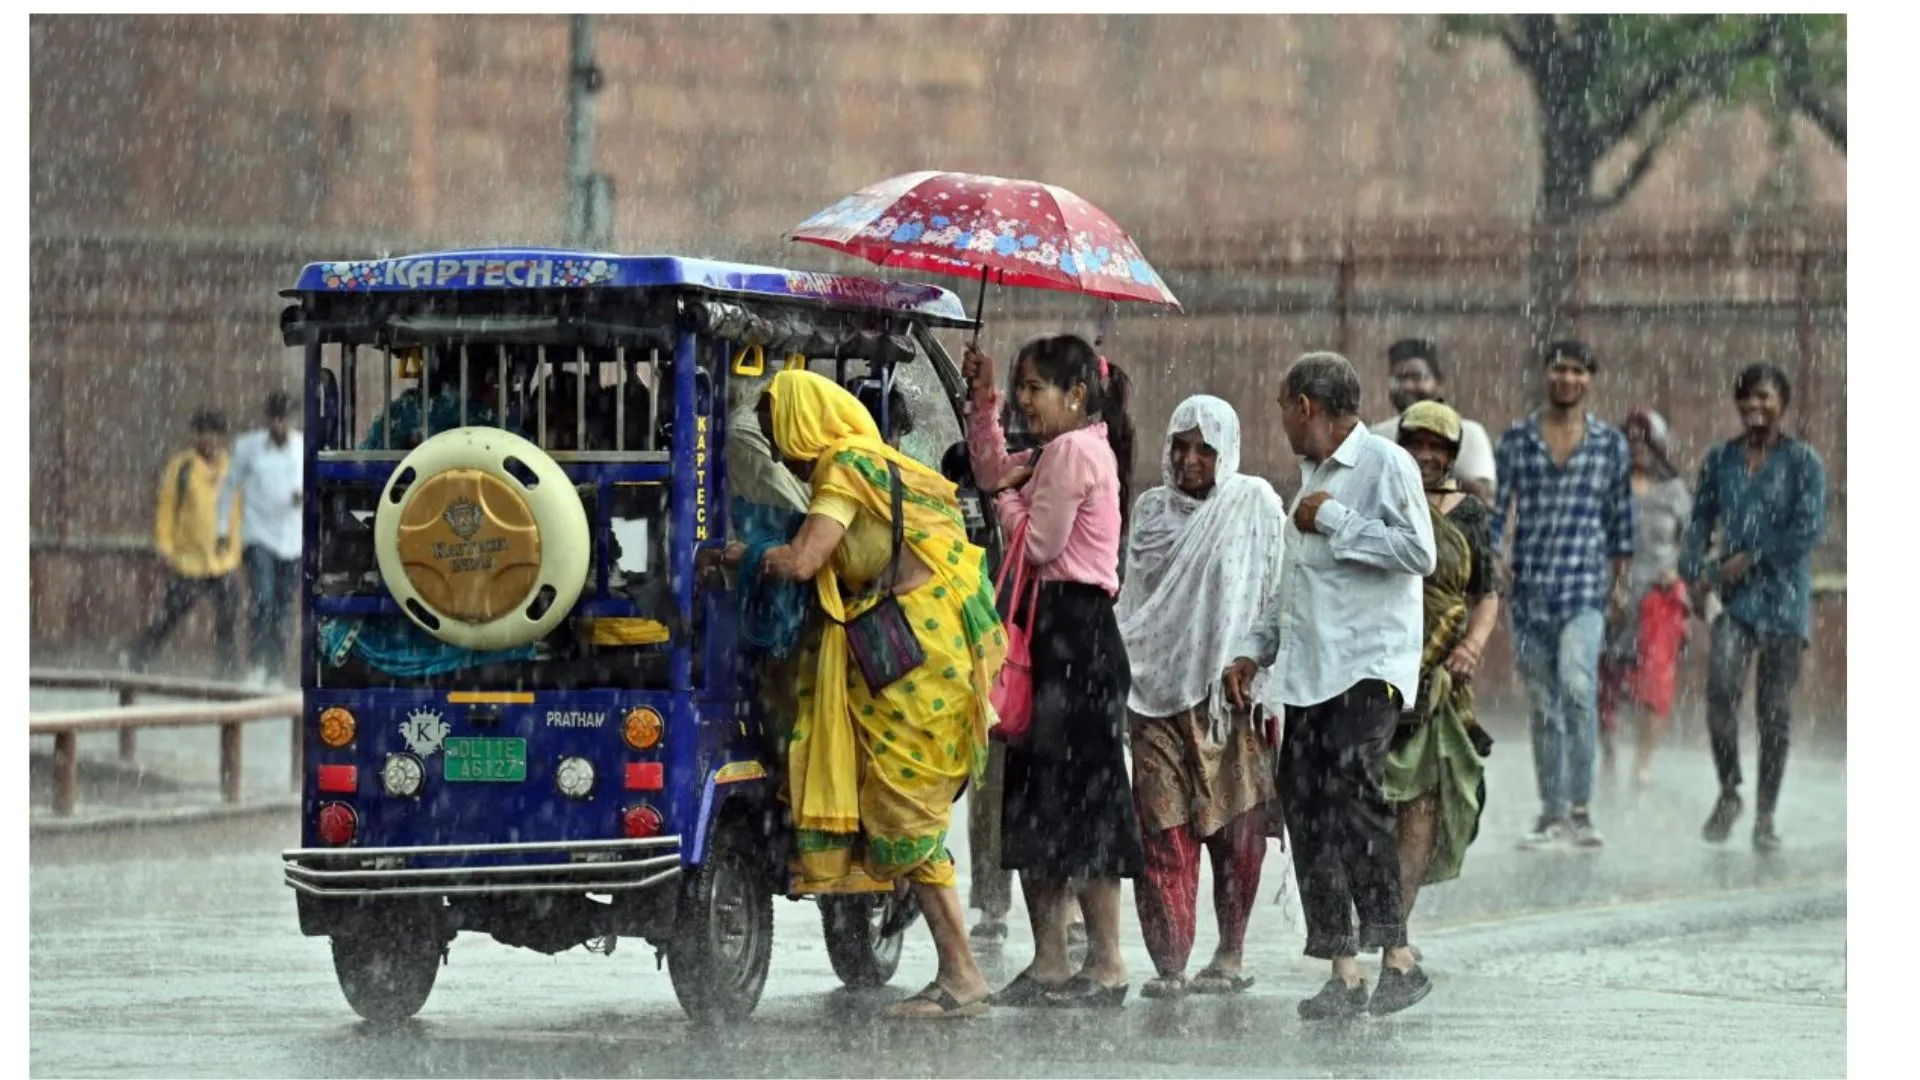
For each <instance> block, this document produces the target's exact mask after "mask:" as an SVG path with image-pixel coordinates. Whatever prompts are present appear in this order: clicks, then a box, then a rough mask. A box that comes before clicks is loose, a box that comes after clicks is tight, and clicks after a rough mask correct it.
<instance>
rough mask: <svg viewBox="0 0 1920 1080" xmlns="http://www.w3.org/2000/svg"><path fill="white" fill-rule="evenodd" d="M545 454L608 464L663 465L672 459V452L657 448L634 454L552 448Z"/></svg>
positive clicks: (563, 458)
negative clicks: (552, 449)
mask: <svg viewBox="0 0 1920 1080" xmlns="http://www.w3.org/2000/svg"><path fill="white" fill-rule="evenodd" d="M547 456H548V457H550V458H552V459H553V460H555V461H579V462H589V461H598V462H604V463H606V464H609V465H619V464H628V465H631V464H636V463H640V464H645V463H655V464H662V465H664V464H666V463H668V462H670V461H672V460H673V455H672V454H669V453H667V452H665V451H659V450H656V451H649V452H644V453H636V454H623V453H621V452H620V451H618V450H554V451H551V452H549V453H548V454H547Z"/></svg>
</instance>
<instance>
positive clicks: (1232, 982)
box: [1192, 968, 1253, 994]
mask: <svg viewBox="0 0 1920 1080" xmlns="http://www.w3.org/2000/svg"><path fill="white" fill-rule="evenodd" d="M1252 986H1253V976H1251V975H1229V974H1227V973H1226V972H1224V971H1215V970H1213V969H1212V968H1208V969H1207V970H1205V971H1203V972H1201V973H1200V974H1198V975H1195V976H1194V977H1193V983H1192V987H1193V992H1194V993H1196V994H1240V993H1245V992H1246V991H1247V989H1248V988H1250V987H1252Z"/></svg>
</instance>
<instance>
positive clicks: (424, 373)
mask: <svg viewBox="0 0 1920 1080" xmlns="http://www.w3.org/2000/svg"><path fill="white" fill-rule="evenodd" d="M417 348H419V350H420V441H421V442H426V441H427V440H428V439H431V438H432V437H433V375H432V371H433V362H432V361H431V360H429V359H428V357H427V349H426V346H424V345H421V346H417Z"/></svg>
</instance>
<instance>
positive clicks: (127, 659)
mask: <svg viewBox="0 0 1920 1080" xmlns="http://www.w3.org/2000/svg"><path fill="white" fill-rule="evenodd" d="M226 435H227V421H226V417H224V416H222V415H221V414H219V413H217V412H213V411H211V410H207V409H202V410H201V411H199V412H197V413H195V414H194V415H193V445H192V446H190V447H188V448H186V449H185V450H182V451H180V452H179V453H177V454H175V455H173V457H172V458H169V459H168V461H167V464H166V467H165V468H164V469H162V470H161V472H160V497H159V505H158V508H157V510H156V512H155V514H154V523H153V546H154V550H156V551H157V552H159V554H160V557H161V558H162V559H164V560H166V563H167V569H168V570H169V571H170V572H171V574H172V577H171V578H170V579H169V580H168V582H167V597H166V600H165V601H164V602H163V603H162V605H161V611H160V617H159V618H158V619H157V620H155V621H154V623H153V625H151V626H149V627H147V629H146V631H145V632H144V633H142V634H141V635H140V637H139V638H138V639H137V640H135V641H134V643H133V645H132V646H131V647H129V648H128V649H127V650H126V651H125V652H123V653H122V654H121V664H122V666H124V667H127V668H129V669H131V670H134V671H145V670H146V667H147V663H148V661H149V660H151V659H152V657H153V653H154V650H156V649H158V648H159V647H160V643H161V642H163V641H165V640H166V638H167V635H168V634H171V633H172V632H173V628H174V627H175V626H176V625H177V624H178V623H179V622H180V620H181V619H182V618H183V617H185V616H186V614H187V613H188V612H189V611H192V610H193V607H194V605H195V604H197V603H199V601H200V598H201V597H203V596H206V597H211V598H212V600H213V634H214V642H215V644H216V646H217V647H218V650H219V655H218V658H217V660H216V664H217V667H218V670H219V673H220V675H221V677H223V678H230V677H232V676H233V675H235V674H236V667H235V660H236V657H235V655H234V649H233V608H234V590H233V572H234V570H235V569H236V568H238V567H239V565H240V521H241V498H240V496H239V494H238V493H235V494H234V495H233V497H232V499H231V500H230V502H231V505H230V506H229V508H228V513H227V518H226V520H225V521H222V520H221V515H220V507H221V497H220V496H221V488H222V486H223V485H224V484H225V482H226V478H227V465H228V460H227V450H226V447H225V445H224V444H225V441H226Z"/></svg>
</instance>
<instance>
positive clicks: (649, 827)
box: [620, 803, 665, 840]
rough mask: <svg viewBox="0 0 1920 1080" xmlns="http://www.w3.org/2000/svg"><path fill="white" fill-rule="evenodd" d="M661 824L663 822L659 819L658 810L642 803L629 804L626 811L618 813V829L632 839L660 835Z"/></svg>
mask: <svg viewBox="0 0 1920 1080" xmlns="http://www.w3.org/2000/svg"><path fill="white" fill-rule="evenodd" d="M663 824H665V823H664V822H663V821H662V820H661V819H660V811H658V810H655V809H654V808H653V807H651V806H647V805H645V804H644V803H643V804H641V805H639V806H629V807H627V811H626V813H624V814H621V815H620V831H621V832H624V833H626V834H627V837H628V838H629V839H632V840H644V839H645V838H647V837H649V836H658V835H660V826H661V825H663Z"/></svg>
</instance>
